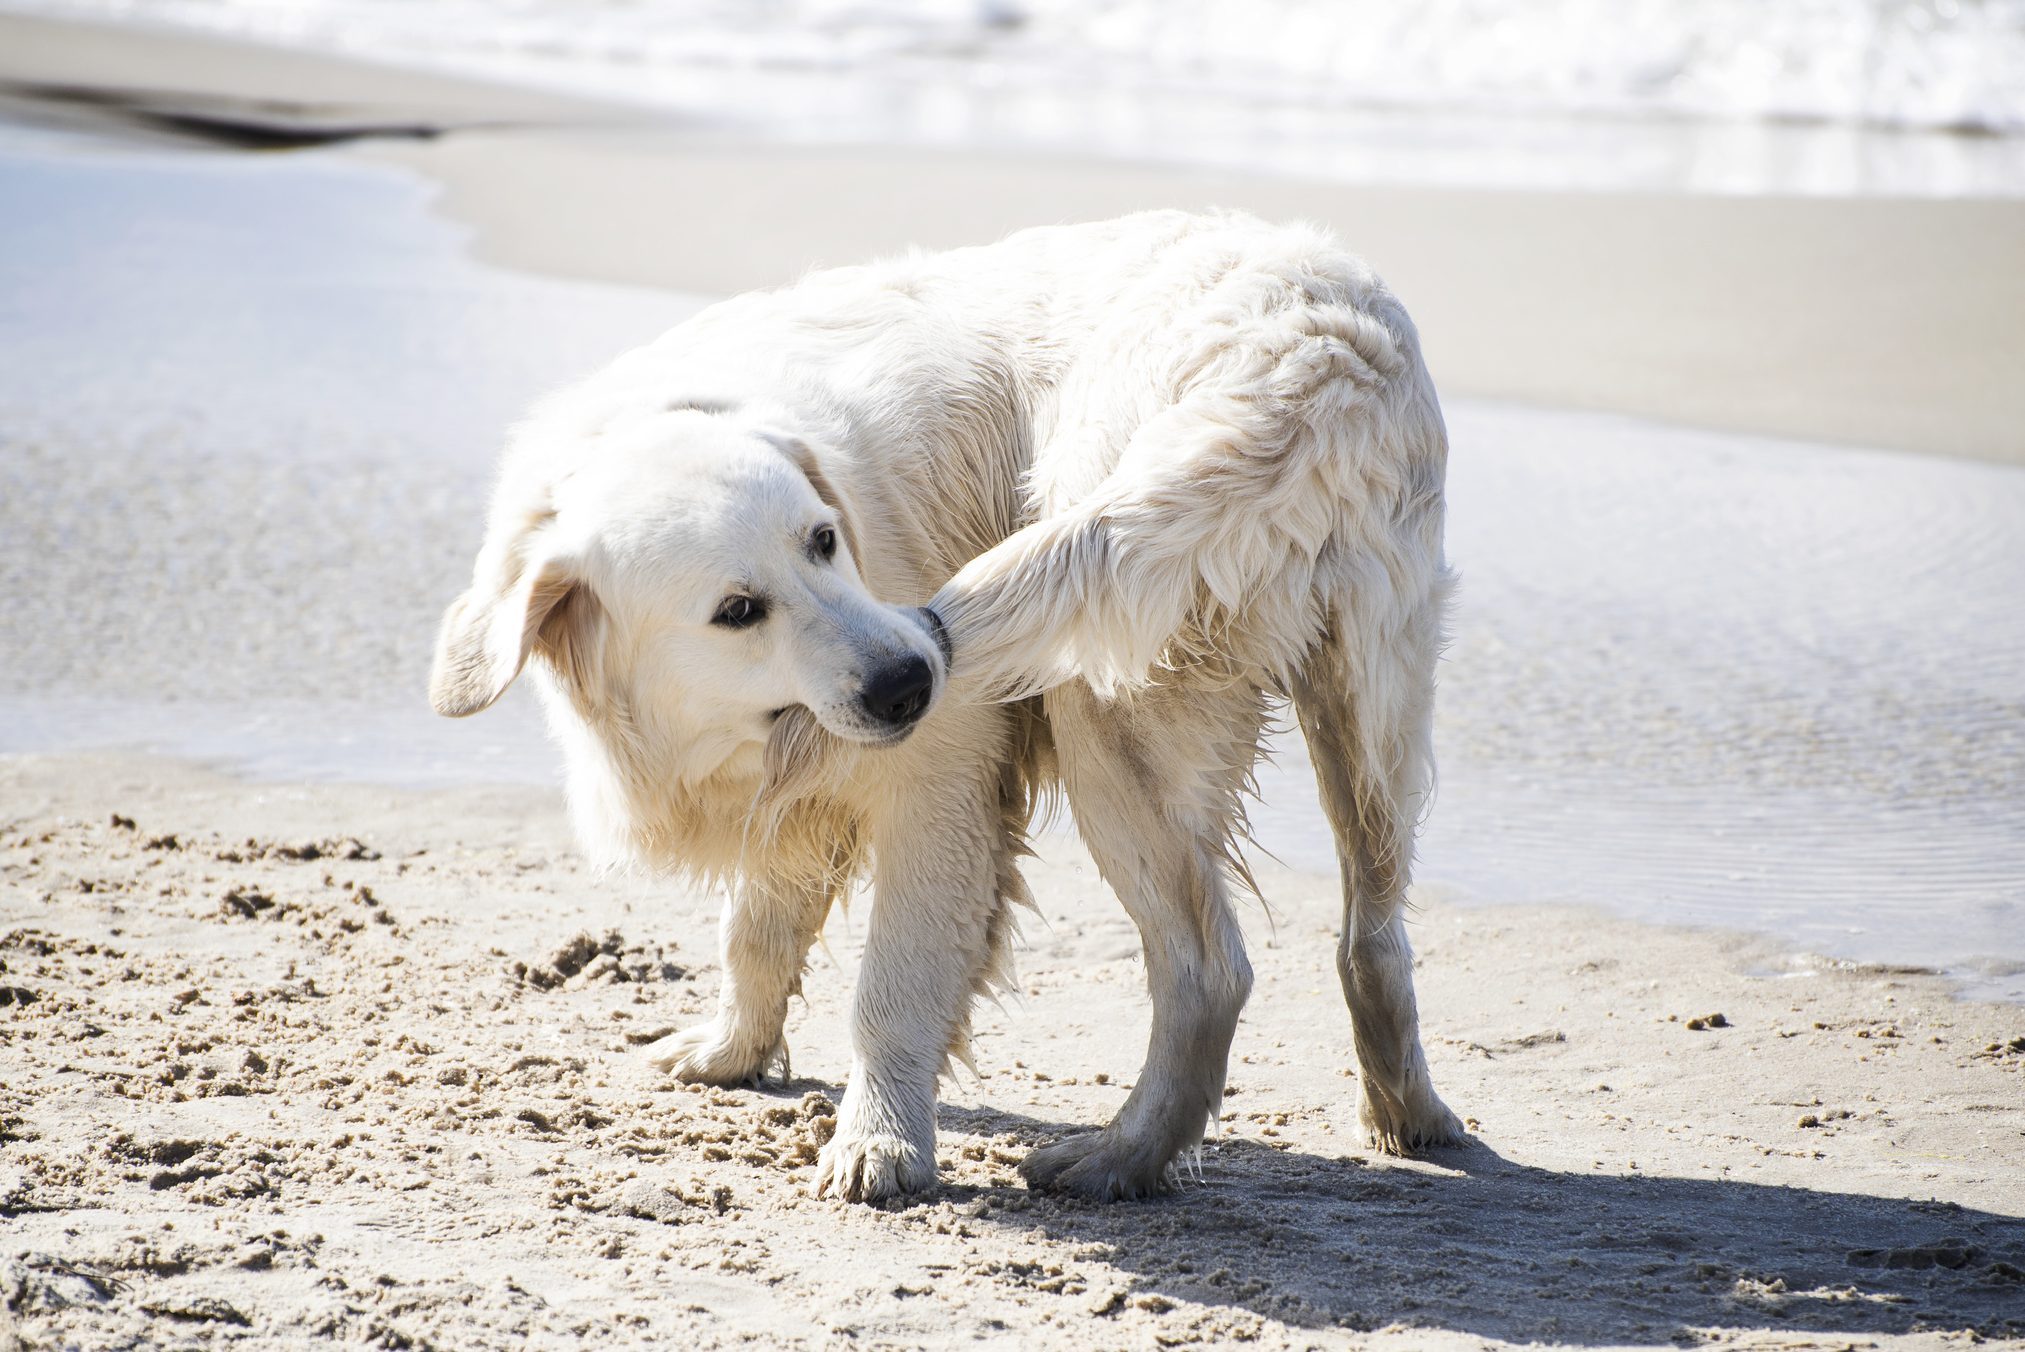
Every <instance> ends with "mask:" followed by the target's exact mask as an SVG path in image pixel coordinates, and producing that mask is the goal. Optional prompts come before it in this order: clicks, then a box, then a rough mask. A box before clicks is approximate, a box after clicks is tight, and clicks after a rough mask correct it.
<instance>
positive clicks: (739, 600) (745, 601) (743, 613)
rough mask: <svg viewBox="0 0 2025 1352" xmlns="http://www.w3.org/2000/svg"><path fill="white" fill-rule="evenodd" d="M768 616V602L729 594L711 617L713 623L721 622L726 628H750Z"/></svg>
mask: <svg viewBox="0 0 2025 1352" xmlns="http://www.w3.org/2000/svg"><path fill="white" fill-rule="evenodd" d="M765 618H766V602H764V601H759V600H755V599H754V598H752V597H750V596H727V597H725V598H724V601H723V603H722V604H720V605H719V606H718V607H717V613H716V614H715V615H712V616H711V617H710V622H711V623H712V624H721V625H723V626H724V627H725V628H726V629H750V628H751V627H752V626H753V625H755V624H758V623H759V622H760V621H761V620H763V619H765Z"/></svg>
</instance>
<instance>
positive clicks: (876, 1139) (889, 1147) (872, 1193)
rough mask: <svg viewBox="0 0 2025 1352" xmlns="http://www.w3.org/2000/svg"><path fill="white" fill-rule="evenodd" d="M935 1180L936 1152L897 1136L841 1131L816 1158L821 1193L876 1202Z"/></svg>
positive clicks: (817, 1189) (815, 1188) (817, 1186)
mask: <svg viewBox="0 0 2025 1352" xmlns="http://www.w3.org/2000/svg"><path fill="white" fill-rule="evenodd" d="M934 1183H935V1156H934V1152H933V1151H932V1150H923V1149H922V1148H921V1147H920V1146H917V1145H915V1144H913V1143H912V1142H909V1141H906V1140H903V1139H901V1138H900V1137H898V1136H889V1135H885V1134H882V1133H873V1134H869V1135H864V1136H850V1135H845V1134H843V1133H841V1132H839V1133H838V1134H837V1135H836V1136H833V1137H831V1138H830V1143H829V1144H828V1145H826V1146H824V1147H823V1153H822V1155H821V1156H820V1157H819V1158H818V1159H817V1160H816V1179H815V1183H814V1184H813V1187H812V1190H813V1191H814V1193H815V1195H816V1196H818V1197H838V1198H842V1199H843V1200H844V1201H846V1202H877V1201H880V1200H881V1199H883V1198H887V1197H898V1196H900V1195H901V1194H902V1193H909V1192H921V1191H923V1190H924V1189H926V1188H929V1187H932V1186H933V1185H934Z"/></svg>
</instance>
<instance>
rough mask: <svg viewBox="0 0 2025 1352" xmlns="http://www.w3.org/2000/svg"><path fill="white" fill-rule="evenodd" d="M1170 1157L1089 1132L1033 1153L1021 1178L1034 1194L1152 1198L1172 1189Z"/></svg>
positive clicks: (1109, 1135)
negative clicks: (1055, 1193) (1060, 1193)
mask: <svg viewBox="0 0 2025 1352" xmlns="http://www.w3.org/2000/svg"><path fill="white" fill-rule="evenodd" d="M1172 1164H1173V1156H1172V1154H1166V1155H1163V1154H1162V1153H1161V1152H1159V1151H1157V1150H1149V1149H1147V1148H1146V1147H1144V1146H1142V1145H1139V1144H1136V1143H1134V1142H1132V1141H1129V1140H1125V1139H1123V1138H1121V1137H1119V1136H1116V1135H1114V1134H1113V1133H1112V1132H1110V1131H1108V1130H1107V1131H1086V1132H1083V1133H1082V1134H1081V1135H1077V1136H1070V1137H1068V1138H1066V1139H1064V1140H1060V1141H1057V1142H1055V1143H1054V1144H1053V1145H1050V1146H1043V1147H1042V1148H1041V1149H1039V1150H1036V1151H1033V1152H1032V1153H1031V1154H1029V1155H1028V1156H1027V1157H1026V1158H1025V1159H1023V1160H1021V1161H1020V1166H1019V1167H1020V1174H1021V1175H1022V1176H1023V1177H1024V1178H1025V1179H1026V1181H1027V1186H1028V1187H1029V1188H1032V1189H1033V1190H1035V1191H1036V1192H1063V1193H1071V1194H1073V1195H1075V1196H1078V1197H1087V1198H1089V1199H1090V1200H1092V1201H1097V1202H1116V1201H1130V1200H1132V1199H1133V1198H1138V1197H1151V1196H1153V1195H1155V1194H1157V1193H1162V1192H1165V1191H1167V1189H1168V1188H1169V1187H1171V1186H1172V1180H1171V1178H1170V1172H1171V1166H1172Z"/></svg>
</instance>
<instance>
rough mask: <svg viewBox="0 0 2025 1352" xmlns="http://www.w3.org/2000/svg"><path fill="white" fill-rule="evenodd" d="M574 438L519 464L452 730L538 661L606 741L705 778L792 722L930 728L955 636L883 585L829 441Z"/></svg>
mask: <svg viewBox="0 0 2025 1352" xmlns="http://www.w3.org/2000/svg"><path fill="white" fill-rule="evenodd" d="M554 437H555V434H554V431H553V429H547V430H544V429H542V428H541V427H539V426H536V427H534V428H531V429H529V430H528V431H527V432H525V433H523V435H522V437H521V441H520V444H519V446H518V447H517V448H516V450H515V452H514V453H513V454H512V455H510V456H509V458H508V464H507V471H506V474H505V476H504V478H503V479H502V482H501V485H500V488H499V491H498V493H497V496H496V497H495V500H494V503H493V509H492V517H491V522H490V526H489V529H488V531H487V535H486V540H485V544H484V547H483V548H482V549H481V550H480V552H479V555H478V561H477V564H476V567H475V569H474V573H473V581H472V585H471V588H470V590H468V591H467V592H465V593H464V595H462V596H460V597H459V598H458V599H457V600H456V602H455V603H453V604H452V605H451V607H450V609H449V611H448V613H447V614H446V615H445V616H444V618H443V627H442V632H441V636H440V638H439V640H438V644H437V649H436V660H435V669H434V672H433V673H432V675H431V678H430V699H431V702H432V703H434V705H435V706H436V710H437V712H439V713H443V714H447V715H449V716H451V717H463V716H465V715H467V714H473V713H477V712H478V711H479V710H481V709H484V708H487V707H488V706H490V705H491V704H492V703H493V702H494V701H495V700H497V699H498V698H499V697H500V696H501V695H502V694H504V693H505V691H506V689H507V687H508V686H509V685H511V684H512V682H513V680H514V678H515V677H516V676H517V675H518V674H519V672H520V670H521V668H522V666H523V665H525V664H526V662H527V660H528V658H529V657H530V656H532V657H534V658H535V659H536V660H537V662H538V663H540V664H541V665H542V666H544V667H546V668H547V671H548V674H550V675H551V676H552V677H553V682H552V691H553V693H555V694H557V695H560V696H562V697H563V698H565V699H566V700H567V701H568V702H569V703H570V704H571V705H572V706H573V707H574V708H575V709H576V711H577V712H578V713H579V714H581V715H583V720H584V722H585V723H586V724H588V725H589V726H590V727H591V728H592V729H593V730H594V731H598V730H603V732H602V734H601V735H607V736H611V737H620V736H623V737H625V738H627V739H629V740H630V741H631V742H633V743H634V744H635V746H636V747H638V746H639V744H640V743H642V742H645V743H647V744H648V745H649V746H651V747H652V749H653V751H654V753H655V754H654V755H653V756H652V759H653V760H655V761H656V762H658V763H659V764H660V765H662V766H663V767H665V768H666V769H669V770H675V772H676V773H680V774H682V775H684V776H685V777H691V778H701V777H703V776H707V775H709V774H711V773H714V772H715V771H716V770H717V769H719V768H720V767H723V766H724V765H725V764H726V763H727V762H728V761H730V760H731V759H732V757H734V756H736V755H738V754H739V753H740V752H741V751H748V750H758V749H761V748H763V747H764V745H765V743H766V742H767V739H768V738H769V736H770V735H771V734H772V732H773V730H774V728H775V726H776V724H777V723H778V722H779V720H781V719H782V717H783V716H784V715H785V714H787V713H788V712H789V711H791V710H796V709H806V710H807V711H808V712H809V713H810V714H812V715H813V716H814V718H815V720H816V721H817V722H818V723H820V724H821V726H822V727H823V728H824V729H826V730H827V731H829V732H830V733H832V734H834V735H835V736H836V737H839V738H842V739H844V740H845V741H848V742H854V743H858V744H861V745H867V746H887V745H892V744H894V743H897V742H899V741H901V740H902V739H904V738H905V737H906V736H907V735H908V734H909V733H910V732H911V731H912V730H913V728H914V727H915V725H916V724H917V723H918V722H919V721H920V720H921V718H922V716H923V715H924V714H926V713H927V711H928V709H929V707H930V706H931V705H932V704H933V703H934V701H935V699H936V698H937V696H938V695H939V694H940V692H941V690H942V686H943V683H944V681H945V679H946V673H947V659H946V655H945V653H944V652H943V650H942V642H941V639H940V627H939V625H938V624H937V622H936V621H935V619H934V617H933V616H932V615H931V614H929V613H928V612H926V611H921V610H915V609H910V608H904V607H899V606H893V605H888V604H886V603H884V602H882V601H881V600H879V598H878V597H876V596H874V595H873V594H872V592H871V590H870V589H869V588H868V587H867V585H866V582H865V579H864V577H863V576H862V575H861V573H860V567H861V561H860V557H859V554H858V544H859V541H860V539H861V536H860V533H859V531H858V530H857V529H856V527H855V525H854V522H853V520H852V518H851V516H850V507H849V504H848V503H846V502H844V501H843V500H841V498H840V496H839V494H838V493H837V492H836V491H835V490H834V489H833V488H832V486H831V483H830V480H829V479H828V477H826V476H825V474H824V473H823V470H822V463H821V462H822V458H823V457H822V456H821V455H819V453H818V452H817V451H816V450H814V449H813V448H812V447H811V446H810V445H809V444H808V442H806V441H805V440H803V439H801V438H799V437H797V436H793V435H790V434H786V433H782V432H779V431H776V430H772V429H771V428H769V427H768V426H766V425H765V424H764V423H760V422H756V421H754V420H752V419H749V418H745V417H741V416H739V415H737V414H725V413H712V412H705V411H699V410H696V409H690V408H678V409H674V410H671V411H667V412H663V413H658V414H656V415H654V416H650V417H644V418H640V419H637V420H627V421H626V423H625V425H624V426H623V427H618V428H607V429H604V430H600V431H596V432H594V433H590V434H587V435H581V436H573V437H572V438H571V439H570V440H571V444H567V445H562V446H557V445H554V444H551V443H552V442H553V441H554ZM607 749H608V750H613V749H614V748H607ZM677 767H679V769H677Z"/></svg>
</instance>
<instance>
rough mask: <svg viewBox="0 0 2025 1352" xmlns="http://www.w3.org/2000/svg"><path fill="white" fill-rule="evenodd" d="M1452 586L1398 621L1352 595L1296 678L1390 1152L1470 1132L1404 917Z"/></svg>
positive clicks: (1343, 965) (1341, 944)
mask: <svg viewBox="0 0 2025 1352" xmlns="http://www.w3.org/2000/svg"><path fill="white" fill-rule="evenodd" d="M1445 585H1446V584H1445V582H1444V583H1441V584H1439V585H1437V586H1436V587H1435V588H1434V589H1433V590H1432V592H1431V593H1430V595H1429V596H1427V597H1426V598H1425V599H1424V600H1423V601H1422V602H1420V603H1419V604H1418V605H1417V606H1415V607H1414V608H1413V609H1412V610H1411V611H1410V612H1409V614H1408V615H1407V616H1406V617H1405V620H1404V623H1403V624H1393V625H1389V626H1388V625H1387V623H1386V622H1385V621H1386V619H1387V618H1390V617H1380V616H1376V615H1367V616H1359V615H1357V614H1356V613H1355V602H1354V601H1353V602H1351V603H1350V611H1349V613H1347V614H1346V613H1345V612H1344V611H1341V610H1339V611H1337V612H1336V613H1335V614H1333V615H1332V616H1331V623H1330V628H1329V631H1328V633H1327V634H1326V635H1325V636H1324V638H1323V639H1322V641H1321V642H1320V643H1319V644H1318V645H1317V646H1316V648H1315V649H1314V651H1313V652H1312V653H1311V654H1310V655H1309V657H1308V660H1307V662H1306V663H1305V665H1303V666H1302V667H1301V669H1300V670H1299V671H1298V672H1297V674H1296V676H1295V679H1294V681H1293V682H1292V686H1293V696H1294V708H1295V710H1296V712H1297V713H1298V715H1299V717H1300V720H1301V730H1302V732H1303V733H1304V734H1305V735H1306V737H1307V739H1308V754H1309V756H1310V758H1311V759H1312V760H1313V761H1314V763H1315V777H1316V780H1317V782H1318V783H1319V785H1320V787H1321V798H1322V809H1323V811H1324V812H1325V813H1326V814H1327V815H1328V818H1329V822H1330V825H1331V826H1332V827H1333V828H1334V831H1335V836H1336V853H1337V858H1338V860H1339V861H1340V864H1341V867H1342V873H1343V932H1342V934H1341V936H1340V937H1339V939H1338V942H1337V948H1336V970H1337V973H1338V975H1340V976H1341V978H1342V981H1343V996H1344V999H1345V1001H1346V1002H1347V1003H1348V1004H1349V1006H1350V1033H1351V1038H1352V1041H1353V1042H1354V1043H1355V1046H1356V1052H1357V1070H1358V1074H1359V1076H1360V1077H1361V1079H1362V1082H1363V1089H1364V1104H1363V1112H1362V1116H1363V1120H1364V1126H1365V1128H1366V1129H1367V1130H1368V1131H1369V1132H1370V1134H1371V1138H1372V1141H1373V1143H1374V1144H1375V1145H1376V1146H1377V1147H1378V1148H1379V1149H1381V1150H1384V1151H1387V1152H1388V1153H1391V1154H1407V1153H1410V1152H1412V1151H1415V1150H1418V1149H1421V1148H1423V1147H1427V1146H1439V1145H1450V1144H1454V1143H1455V1142H1457V1141H1460V1140H1461V1139H1462V1137H1463V1128H1462V1124H1461V1123H1459V1122H1457V1121H1456V1118H1455V1115H1454V1114H1453V1113H1451V1112H1450V1111H1449V1110H1448V1109H1447V1108H1446V1107H1445V1106H1444V1105H1443V1104H1442V1101H1441V1099H1440V1098H1438V1097H1436V1095H1435V1092H1434V1085H1433V1084H1432V1083H1431V1082H1430V1081H1429V1079H1428V1073H1427V1057H1426V1055H1425V1054H1424V1053H1423V1052H1422V1050H1421V1045H1420V1022H1419V1013H1418V1011H1417V1009H1416V1007H1415V1004H1414V998H1413V952H1412V949H1411V948H1410V947H1409V945H1408V943H1407V938H1406V920H1405V916H1404V914H1403V910H1404V907H1405V903H1406V886H1407V881H1408V874H1409V870H1410V869H1411V866H1412V862H1413V835H1414V828H1415V825H1416V815H1417V813H1418V811H1419V810H1420V808H1421V806H1422V804H1423V803H1424V802H1425V801H1426V798H1427V795H1428V793H1429V791H1430V790H1431V788H1432V780H1433V759H1432V746H1431V743H1432V720H1433V706H1434V664H1435V660H1436V657H1437V655H1438V653H1439V651H1440V646H1441V634H1440V631H1441V593H1442V591H1443V590H1444V589H1445ZM1380 590H1382V589H1378V588H1373V591H1374V592H1377V591H1380ZM1388 632H1390V634H1391V637H1382V636H1383V635H1386V634H1387V633H1388Z"/></svg>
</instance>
